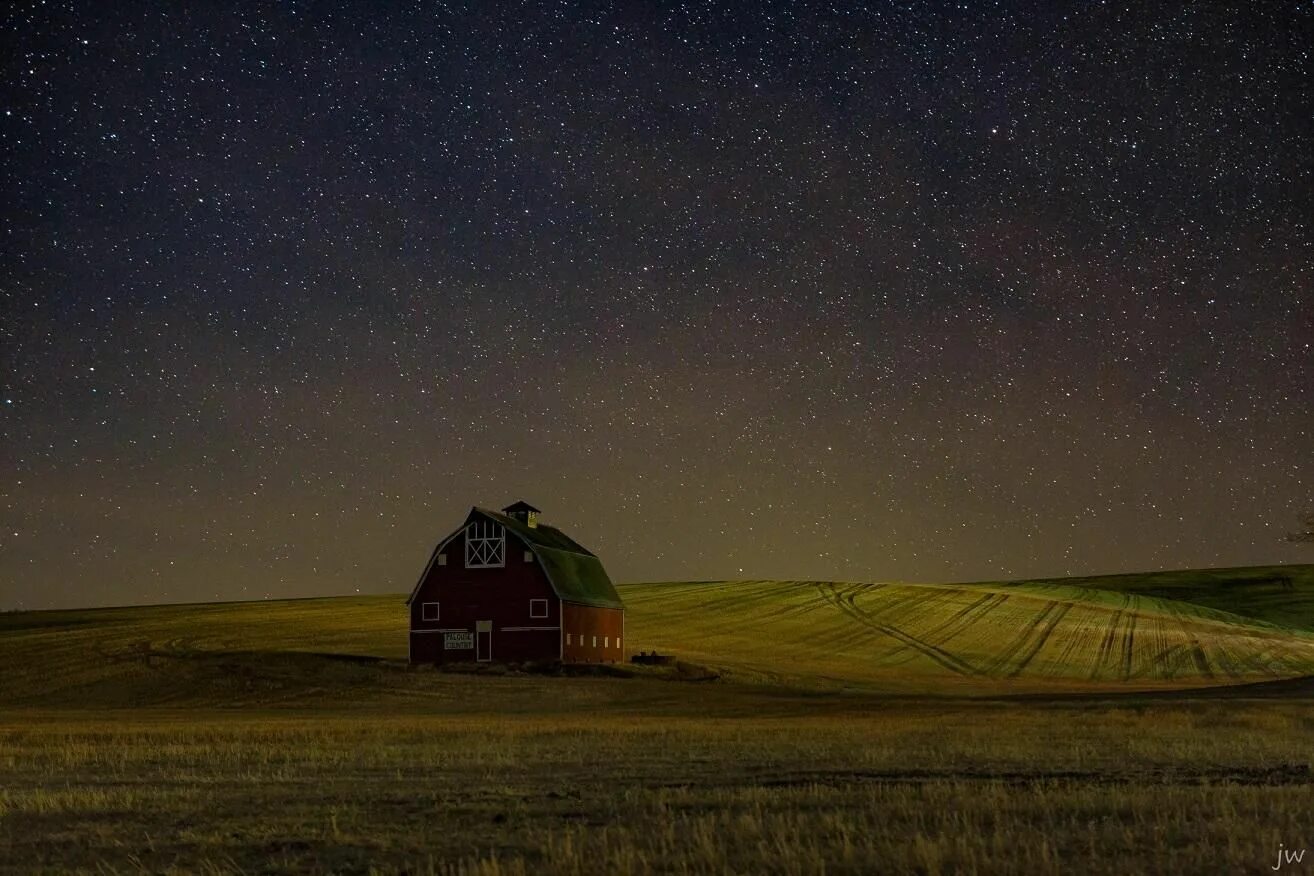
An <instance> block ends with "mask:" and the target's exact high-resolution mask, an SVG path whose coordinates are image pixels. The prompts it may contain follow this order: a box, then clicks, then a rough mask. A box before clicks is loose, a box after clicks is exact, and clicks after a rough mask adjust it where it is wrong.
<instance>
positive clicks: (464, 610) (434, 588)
mask: <svg viewBox="0 0 1314 876" xmlns="http://www.w3.org/2000/svg"><path fill="white" fill-rule="evenodd" d="M442 552H443V553H444V554H445V555H446V556H447V564H446V565H439V564H438V563H437V561H436V560H435V562H434V563H433V565H431V566H430V567H429V570H428V573H427V575H426V576H425V579H424V581H423V582H422V583H421V584H420V588H419V591H418V592H417V593H416V596H415V599H414V601H413V602H412V603H411V606H410V610H411V633H410V636H411V662H412V663H449V662H464V661H473V660H474V659H475V656H476V654H475V649H474V648H470V649H468V650H467V649H459V650H447V649H445V648H444V640H445V638H446V637H445V635H444V632H446V631H459V630H464V631H468V632H470V633H471V634H472V636H473V635H475V632H476V627H475V625H476V622H478V621H482V620H489V621H492V622H493V623H492V626H493V631H492V658H493V660H495V661H496V660H556V659H558V658H559V657H560V656H561V603H560V600H559V599H557V596H556V593H555V592H553V590H552V585H551V584H549V583H548V580H547V575H546V574H545V573H544V572H543V568H542V566H540V565H539V563H538V561H537V559H534V558H533V554H530V560H529V561H528V562H526V560H525V558H524V552H525V546H524V544H523V543H522V542H521V541H520V540H519V539H518V538H516V537H515V536H514V535H513V534H511V533H507V540H506V566H505V567H503V568H496V569H467V568H465V536H464V528H463V529H462V532H461V533H460V534H458V535H457V536H456V537H455V538H453V539H452V540H451V541H449V542H448V543H447V544H446V545H445V546H444V547H443V551H442ZM531 599H545V600H547V617H537V618H536V617H530V604H529V601H530V600H531ZM427 602H436V603H438V620H436V621H426V620H425V619H424V604H425V603H427Z"/></svg>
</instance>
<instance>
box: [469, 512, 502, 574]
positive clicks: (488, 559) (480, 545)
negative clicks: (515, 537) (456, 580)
mask: <svg viewBox="0 0 1314 876" xmlns="http://www.w3.org/2000/svg"><path fill="white" fill-rule="evenodd" d="M505 566H506V530H505V529H504V528H503V527H502V524H500V523H494V522H493V521H492V520H485V519H483V518H480V519H478V520H471V521H470V525H469V526H467V527H466V528H465V567H466V568H467V569H501V568H503V567H505Z"/></svg>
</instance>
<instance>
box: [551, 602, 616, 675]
mask: <svg viewBox="0 0 1314 876" xmlns="http://www.w3.org/2000/svg"><path fill="white" fill-rule="evenodd" d="M561 616H562V627H563V629H562V634H563V637H564V638H563V645H562V657H563V659H564V660H565V661H566V662H568V663H619V662H622V661H624V659H625V643H624V627H625V612H624V611H623V610H621V609H619V608H595V607H593V606H587V605H575V604H574V603H571V602H564V603H562V604H561ZM565 639H569V641H568V642H565V641H564V640H565ZM595 641H596V644H594V643H595Z"/></svg>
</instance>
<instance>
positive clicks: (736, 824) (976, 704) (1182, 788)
mask: <svg viewBox="0 0 1314 876" xmlns="http://www.w3.org/2000/svg"><path fill="white" fill-rule="evenodd" d="M1283 578H1285V579H1287V581H1286V582H1284V581H1283V580H1282V579H1283ZM1288 582H1289V583H1288ZM1274 586H1276V587H1279V588H1281V592H1283V593H1286V594H1288V598H1289V600H1290V604H1291V609H1290V610H1289V611H1286V610H1284V609H1283V602H1282V599H1281V598H1280V595H1274V594H1273V593H1272V592H1271V588H1272V587H1274ZM621 590H622V595H623V597H624V598H625V600H626V603H627V607H628V612H627V636H626V638H627V643H628V644H630V645H631V646H632V647H633V648H635V649H645V650H646V649H652V648H656V649H659V650H664V651H674V652H675V653H677V654H678V655H679V656H680V657H681V659H682V660H683V661H685V662H686V663H688V664H692V665H696V666H699V667H704V669H699V670H696V671H695V670H686V671H669V670H653V671H640V672H636V674H634V675H633V677H624V676H622V675H620V674H617V675H615V676H611V675H598V676H584V677H556V676H544V675H538V674H533V673H526V672H516V671H511V672H506V673H504V674H469V673H462V672H439V671H435V670H433V669H431V668H429V669H412V668H408V667H406V666H405V663H404V658H405V651H406V640H405V613H404V611H403V609H402V606H401V602H400V597H396V596H389V597H351V598H342V599H317V600H299V601H288V602H262V603H245V604H214V605H196V606H160V607H146V608H125V609H106V610H89V611H71V612H63V611H61V612H32V613H21V614H8V615H0V665H3V667H4V672H3V674H0V872H2V873H31V872H51V873H56V872H85V873H141V872H149V873H160V872H176V873H194V872H209V873H262V872H344V873H350V872H370V871H371V870H372V871H373V872H377V873H429V872H432V873H481V874H499V873H544V872H548V873H653V872H663V873H665V872H686V873H715V872H741V873H766V872H770V873H823V872H825V873H869V872H891V873H895V872H914V873H1074V872H1080V873H1126V872H1187V873H1192V872H1253V873H1259V872H1262V871H1266V872H1273V870H1272V869H1271V868H1272V866H1273V864H1274V861H1275V859H1276V855H1277V850H1278V847H1279V843H1281V844H1283V846H1284V847H1285V848H1287V849H1301V848H1306V847H1308V846H1312V845H1314V836H1312V835H1311V833H1312V831H1311V828H1310V825H1314V755H1311V752H1314V703H1311V700H1310V694H1311V692H1314V686H1311V685H1310V684H1309V683H1307V681H1306V679H1305V676H1310V675H1314V671H1311V666H1312V665H1314V634H1312V633H1311V629H1310V627H1311V624H1310V618H1309V613H1308V611H1307V610H1306V609H1305V608H1302V606H1308V605H1309V600H1310V595H1311V592H1314V567H1311V566H1290V567H1282V568H1281V569H1280V570H1279V572H1273V571H1272V570H1206V571H1203V572H1195V573H1187V572H1183V573H1159V574H1155V575H1143V576H1120V577H1116V578H1102V579H1081V580H1076V579H1074V580H1070V581H1031V582H992V583H981V584H967V585H912V584H884V585H875V584H872V585H857V584H833V583H823V582H705V583H658V584H635V585H629V586H626V587H623V588H621ZM713 676H715V677H716V678H715V680H704V681H690V680H688V679H693V678H701V679H709V678H712V677H713ZM1301 866H1304V867H1305V868H1306V869H1307V870H1309V869H1314V857H1311V856H1306V858H1305V860H1304V862H1303V863H1302V864H1291V865H1289V867H1288V868H1287V869H1288V872H1301V870H1300V867H1301Z"/></svg>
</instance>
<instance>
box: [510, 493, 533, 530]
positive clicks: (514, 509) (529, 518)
mask: <svg viewBox="0 0 1314 876" xmlns="http://www.w3.org/2000/svg"><path fill="white" fill-rule="evenodd" d="M502 513H503V514H505V515H506V516H507V517H510V518H511V519H512V520H519V521H520V522H521V523H523V524H525V525H526V526H528V527H530V528H531V529H532V528H534V527H536V526H538V514H539V511H538V509H537V508H535V507H534V506H533V505H531V504H529V503H528V502H526V501H524V500H521V501H519V502H516V503H515V504H513V505H507V506H506V507H505V508H503V509H502Z"/></svg>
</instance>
